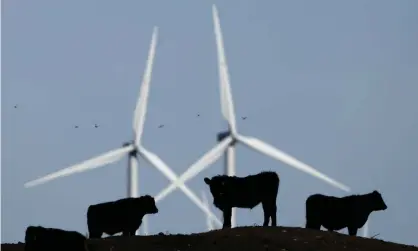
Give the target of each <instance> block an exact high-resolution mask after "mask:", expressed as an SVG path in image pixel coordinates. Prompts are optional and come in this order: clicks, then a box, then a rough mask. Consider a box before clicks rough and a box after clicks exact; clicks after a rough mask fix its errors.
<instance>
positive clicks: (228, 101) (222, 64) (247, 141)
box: [157, 5, 350, 227]
mask: <svg viewBox="0 0 418 251" xmlns="http://www.w3.org/2000/svg"><path fill="white" fill-rule="evenodd" d="M212 15H213V23H214V31H215V37H216V45H217V54H218V71H219V84H220V94H221V95H220V96H221V107H222V115H223V117H224V119H225V120H226V121H227V122H228V126H229V130H228V132H226V133H225V134H224V135H223V136H222V140H220V142H219V143H218V144H217V145H215V146H214V147H213V148H212V149H211V150H209V151H208V152H207V153H205V154H204V155H203V156H202V157H201V158H200V159H199V160H197V161H196V162H195V163H194V164H193V165H191V166H190V168H189V169H188V170H187V171H185V172H184V173H183V174H182V175H181V176H180V178H179V179H178V180H176V181H175V182H173V183H172V184H170V185H169V186H168V187H167V188H165V189H164V190H163V191H161V192H160V194H158V195H157V198H159V199H161V198H164V197H165V196H167V195H168V194H170V193H171V192H172V191H174V190H175V189H176V187H177V186H179V185H181V184H183V182H186V181H187V180H189V179H191V178H193V177H194V176H196V175H197V174H198V173H200V172H201V171H203V170H204V169H205V168H207V167H209V166H210V165H211V164H212V163H214V162H215V161H217V160H218V159H219V158H220V156H221V155H222V154H223V153H224V152H225V151H226V150H228V148H229V149H231V148H233V147H234V145H235V144H236V143H241V144H243V145H246V146H247V147H249V148H251V149H253V150H256V151H258V152H260V153H263V154H265V155H267V156H270V157H271V158H273V159H276V160H279V161H281V162H284V163H285V164H287V165H289V166H291V167H293V168H296V169H299V170H301V171H303V172H305V173H308V174H310V175H312V176H314V177H316V178H318V179H321V180H323V181H325V182H327V183H329V184H331V185H332V186H334V187H336V188H339V189H342V190H344V191H346V192H349V191H350V188H349V187H347V186H346V185H344V184H342V183H340V182H338V181H336V180H334V179H332V178H330V177H328V176H326V175H325V174H322V173H321V172H319V171H317V170H316V169H314V168H313V167H311V166H309V165H307V164H304V163H303V162H301V161H299V160H297V159H296V158H294V157H292V156H290V155H289V154H287V153H285V152H283V151H281V150H279V149H277V148H275V147H273V146H271V145H269V144H267V143H265V142H263V141H261V140H259V139H257V138H254V137H248V136H244V135H241V134H238V132H237V127H236V120H235V112H234V104H233V100H232V95H231V87H230V83H229V73H228V66H227V62H226V57H225V51H224V45H223V38H222V32H221V27H220V22H219V16H218V10H217V8H216V6H215V5H213V6H212ZM231 152H232V151H230V153H231ZM227 158H229V159H231V160H232V161H228V163H230V162H231V163H233V162H234V161H233V159H234V156H233V155H232V154H230V155H229V157H227ZM227 173H228V175H235V166H234V165H227ZM232 219H233V220H231V223H232V222H235V214H234V211H233V214H232ZM232 227H234V225H232Z"/></svg>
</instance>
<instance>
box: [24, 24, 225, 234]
mask: <svg viewBox="0 0 418 251" xmlns="http://www.w3.org/2000/svg"><path fill="white" fill-rule="evenodd" d="M157 37H158V28H157V27H154V29H153V35H152V40H151V46H150V50H149V54H148V61H147V66H146V69H145V74H144V76H143V81H142V86H141V89H140V96H139V100H138V102H137V106H136V109H135V113H134V120H133V131H134V140H133V141H132V142H131V143H126V144H124V146H123V147H122V148H118V149H115V150H112V151H109V152H107V153H105V154H103V155H100V156H98V157H95V158H92V159H90V160H87V161H84V162H82V163H79V164H77V165H73V166H71V167H68V168H65V169H62V170H60V171H57V172H54V173H51V174H49V175H46V176H44V177H42V178H39V179H36V180H33V181H30V182H27V183H25V185H24V186H25V187H26V188H28V187H33V186H36V185H40V184H43V183H46V182H48V181H51V180H54V179H57V178H61V177H64V176H68V175H71V174H75V173H79V172H84V171H87V170H91V169H94V168H98V167H103V166H105V165H107V164H110V163H113V162H116V161H118V160H120V159H121V158H123V157H124V156H126V155H128V156H129V164H128V166H129V169H128V197H138V195H139V193H138V165H137V164H138V163H137V161H138V160H137V159H136V158H137V155H140V156H141V157H142V158H143V159H145V160H146V161H147V162H149V163H150V164H151V165H152V166H154V167H155V168H156V169H158V170H159V171H160V172H161V173H163V174H164V175H165V176H166V177H167V178H168V179H169V180H170V181H172V182H174V181H178V177H177V175H176V174H175V173H174V172H173V171H172V170H171V169H170V168H169V167H168V166H167V165H166V164H165V163H164V162H163V161H162V160H161V159H160V158H159V157H158V156H157V155H156V154H154V153H152V152H150V151H148V150H146V149H145V148H144V146H143V145H142V144H141V143H142V142H141V136H142V130H143V127H144V122H145V115H146V110H147V100H148V92H149V85H150V81H151V73H152V66H153V61H154V54H155V47H156V44H157ZM177 184H178V186H179V187H180V189H181V190H183V192H184V193H185V194H186V195H187V196H188V197H189V198H190V199H191V200H192V201H193V202H194V203H195V204H196V205H197V206H198V207H199V208H201V209H202V210H203V212H205V213H206V214H208V215H209V216H210V217H211V218H213V219H214V220H216V221H217V222H218V223H219V224H220V220H219V219H218V218H217V217H216V216H215V215H214V214H213V213H212V212H211V211H210V210H208V208H207V207H205V205H204V204H203V203H202V202H201V200H200V199H199V197H198V196H197V195H195V194H194V193H193V192H192V191H191V190H190V189H189V188H188V187H186V185H184V183H183V184H180V183H179V182H177ZM144 222H145V218H144ZM146 225H147V224H146V222H145V226H146ZM136 234H137V235H138V234H139V231H137V233H136ZM145 234H147V233H145Z"/></svg>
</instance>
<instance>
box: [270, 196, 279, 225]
mask: <svg viewBox="0 0 418 251" xmlns="http://www.w3.org/2000/svg"><path fill="white" fill-rule="evenodd" d="M269 208H270V219H271V225H270V226H273V227H275V226H277V205H276V202H275V201H273V202H272V203H271V204H270V207H269Z"/></svg>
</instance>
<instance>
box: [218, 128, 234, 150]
mask: <svg viewBox="0 0 418 251" xmlns="http://www.w3.org/2000/svg"><path fill="white" fill-rule="evenodd" d="M229 136H231V131H229V130H228V131H224V132H220V133H218V135H217V140H218V142H221V141H222V140H224V139H225V138H227V137H229ZM236 142H237V141H236V140H235V138H234V137H232V142H231V144H230V146H234V145H235V143H236Z"/></svg>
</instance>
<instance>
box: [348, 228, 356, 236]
mask: <svg viewBox="0 0 418 251" xmlns="http://www.w3.org/2000/svg"><path fill="white" fill-rule="evenodd" d="M357 230H358V229H357V228H356V227H348V234H349V235H351V236H356V235H357Z"/></svg>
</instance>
